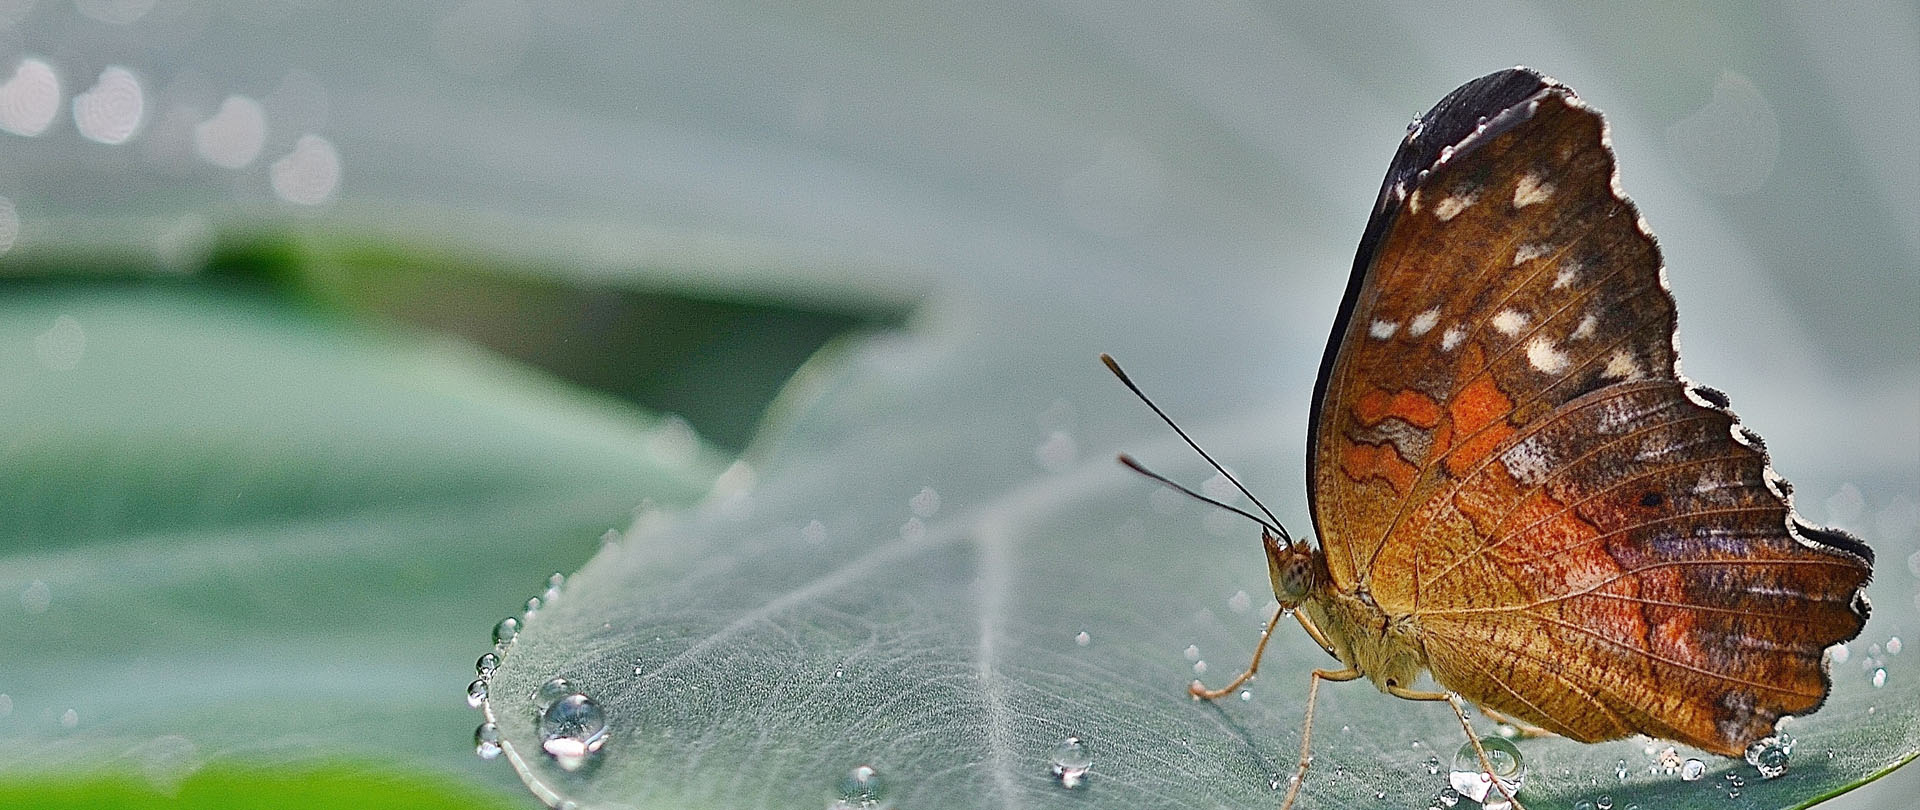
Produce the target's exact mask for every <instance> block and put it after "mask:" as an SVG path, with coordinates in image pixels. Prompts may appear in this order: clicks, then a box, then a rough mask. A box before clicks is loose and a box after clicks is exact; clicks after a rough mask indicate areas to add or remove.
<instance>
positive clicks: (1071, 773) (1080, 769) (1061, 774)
mask: <svg viewBox="0 0 1920 810" xmlns="http://www.w3.org/2000/svg"><path fill="white" fill-rule="evenodd" d="M1091 767H1093V755H1092V754H1089V753H1088V752H1087V746H1086V744H1085V743H1083V742H1081V741H1080V738H1079V737H1068V738H1066V739H1064V740H1061V741H1060V744H1058V745H1055V746H1054V747H1053V759H1052V761H1051V762H1050V763H1049V764H1048V766H1047V770H1048V772H1049V773H1051V774H1053V778H1054V779H1056V780H1059V782H1060V786H1061V787H1064V788H1077V787H1079V786H1081V785H1082V784H1084V783H1085V782H1086V778H1087V769H1088V768H1091Z"/></svg>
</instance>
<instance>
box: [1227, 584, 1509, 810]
mask: <svg viewBox="0 0 1920 810" xmlns="http://www.w3.org/2000/svg"><path fill="white" fill-rule="evenodd" d="M1275 620H1276V621H1277V620H1278V616H1277V615H1276V617H1275ZM1269 627H1271V625H1269ZM1256 660H1257V659H1256ZM1358 677H1360V671H1359V670H1357V669H1354V668H1353V667H1347V668H1346V669H1342V670H1325V669H1316V670H1314V671H1313V677H1312V678H1311V679H1309V680H1308V682H1307V719H1306V720H1305V721H1303V722H1302V723H1301V724H1300V765H1299V767H1298V768H1296V769H1295V770H1294V772H1293V779H1292V781H1290V782H1288V783H1287V797H1286V798H1285V799H1282V800H1281V801H1280V810H1288V809H1289V808H1291V807H1293V800H1294V799H1295V798H1296V797H1298V796H1299V795H1300V783H1301V782H1304V781H1306V778H1307V765H1308V764H1310V763H1311V762H1313V758H1312V757H1311V756H1308V754H1309V752H1311V751H1312V749H1313V704H1314V700H1315V699H1316V698H1318V697H1319V696H1320V682H1321V681H1351V680H1353V679H1355V678H1358ZM1522 810H1524V808H1523V809H1522Z"/></svg>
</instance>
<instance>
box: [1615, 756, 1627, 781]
mask: <svg viewBox="0 0 1920 810" xmlns="http://www.w3.org/2000/svg"><path fill="white" fill-rule="evenodd" d="M1613 778H1615V779H1618V780H1620V781H1622V782H1625V781H1627V761H1626V760H1624V759H1623V760H1620V761H1619V762H1616V763H1614V764H1613Z"/></svg>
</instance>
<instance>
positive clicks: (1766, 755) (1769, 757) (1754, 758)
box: [1746, 732, 1794, 779]
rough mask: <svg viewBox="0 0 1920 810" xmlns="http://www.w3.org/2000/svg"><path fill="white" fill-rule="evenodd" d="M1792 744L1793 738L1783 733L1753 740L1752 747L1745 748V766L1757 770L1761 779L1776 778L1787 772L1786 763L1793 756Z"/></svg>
mask: <svg viewBox="0 0 1920 810" xmlns="http://www.w3.org/2000/svg"><path fill="white" fill-rule="evenodd" d="M1793 743H1794V740H1793V738H1792V737H1790V736H1788V735H1787V734H1786V733H1785V732H1776V733H1774V734H1772V735H1770V736H1766V737H1761V738H1760V739H1758V740H1754V741H1753V744H1752V745H1749V746H1747V751H1746V760H1747V764H1748V765H1752V766H1753V767H1754V768H1755V769H1757V770H1759V771H1760V778H1762V779H1773V778H1775V777H1778V776H1779V775H1781V774H1783V773H1786V772H1787V762H1788V760H1789V759H1790V758H1792V756H1793Z"/></svg>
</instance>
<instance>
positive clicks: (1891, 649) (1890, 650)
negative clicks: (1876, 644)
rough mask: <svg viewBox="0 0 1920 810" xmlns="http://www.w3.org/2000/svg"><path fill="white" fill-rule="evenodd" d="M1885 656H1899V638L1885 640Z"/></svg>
mask: <svg viewBox="0 0 1920 810" xmlns="http://www.w3.org/2000/svg"><path fill="white" fill-rule="evenodd" d="M1887 654H1888V655H1899V654H1900V637H1899V636H1894V637H1893V638H1890V639H1887Z"/></svg>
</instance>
